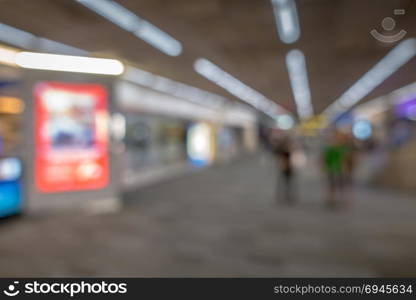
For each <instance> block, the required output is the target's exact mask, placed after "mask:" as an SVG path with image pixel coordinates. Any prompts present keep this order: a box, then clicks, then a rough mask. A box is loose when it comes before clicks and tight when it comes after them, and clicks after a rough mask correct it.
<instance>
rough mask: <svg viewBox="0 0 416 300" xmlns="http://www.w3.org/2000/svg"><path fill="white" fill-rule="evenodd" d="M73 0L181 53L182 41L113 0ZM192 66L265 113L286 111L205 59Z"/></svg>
mask: <svg viewBox="0 0 416 300" xmlns="http://www.w3.org/2000/svg"><path fill="white" fill-rule="evenodd" d="M76 1H77V2H79V3H80V4H82V5H84V6H86V7H88V8H89V9H91V10H93V11H94V12H96V13H97V14H99V15H101V16H102V17H104V18H106V19H107V20H109V21H111V22H113V23H114V24H116V25H118V26H119V27H121V28H122V29H124V30H126V31H129V32H131V33H133V34H134V35H136V36H137V37H138V38H140V39H142V40H144V41H145V42H147V43H149V44H150V45H152V46H153V47H155V48H156V49H158V50H160V51H161V52H163V53H165V54H167V55H171V56H177V55H179V54H181V52H182V50H183V47H182V44H181V43H180V42H179V41H177V40H176V39H174V38H173V37H172V36H170V35H169V34H168V33H166V32H164V31H162V30H161V29H159V28H157V27H156V26H154V25H152V24H151V23H149V22H148V21H146V20H144V19H142V18H141V17H139V16H137V15H136V14H134V13H133V12H131V11H130V10H128V9H126V8H125V7H123V6H121V5H120V4H119V3H117V2H115V1H112V0H76ZM194 69H195V71H196V72H197V73H199V74H200V75H202V76H203V77H205V78H206V79H208V80H210V81H212V82H214V83H216V84H217V85H219V86H221V87H222V88H224V89H225V90H227V91H228V92H229V93H230V94H232V95H234V96H236V97H237V98H239V99H241V100H242V101H244V102H246V103H248V104H249V105H251V106H253V107H254V108H256V109H258V110H260V111H262V112H264V113H265V114H267V115H269V116H276V115H278V114H281V113H284V112H286V110H285V109H284V108H282V107H280V106H279V105H277V104H276V103H275V102H274V101H272V100H270V99H267V98H266V97H265V96H264V95H262V94H260V93H259V92H258V91H255V90H254V89H252V88H251V87H249V86H247V85H246V84H244V83H243V82H241V81H240V80H238V79H237V78H235V77H233V76H232V75H231V74H229V73H227V72H226V71H224V70H222V69H221V68H220V67H218V66H217V65H215V64H214V63H212V62H211V61H209V60H207V59H205V58H198V59H197V60H196V61H195V63H194Z"/></svg>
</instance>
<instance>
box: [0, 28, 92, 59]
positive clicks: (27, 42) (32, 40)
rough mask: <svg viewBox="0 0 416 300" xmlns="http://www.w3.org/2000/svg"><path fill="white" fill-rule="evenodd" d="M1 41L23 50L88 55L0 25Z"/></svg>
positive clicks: (80, 50)
mask: <svg viewBox="0 0 416 300" xmlns="http://www.w3.org/2000/svg"><path fill="white" fill-rule="evenodd" d="M0 41H3V42H5V43H7V44H10V45H13V46H16V47H19V48H22V49H33V50H37V51H42V52H53V53H59V54H68V55H88V54H89V53H88V52H87V51H85V50H82V49H79V48H76V47H72V46H68V45H66V44H63V43H59V42H56V41H53V40H50V39H46V38H41V37H37V36H35V35H33V34H31V33H29V32H26V31H23V30H21V29H17V28H14V27H12V26H9V25H6V24H2V23H0Z"/></svg>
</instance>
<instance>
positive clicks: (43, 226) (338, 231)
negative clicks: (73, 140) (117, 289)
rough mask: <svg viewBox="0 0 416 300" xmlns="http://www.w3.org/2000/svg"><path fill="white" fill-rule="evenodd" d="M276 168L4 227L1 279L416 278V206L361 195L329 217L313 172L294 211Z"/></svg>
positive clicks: (243, 165)
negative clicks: (90, 212)
mask: <svg viewBox="0 0 416 300" xmlns="http://www.w3.org/2000/svg"><path fill="white" fill-rule="evenodd" d="M273 167H274V163H273V161H272V160H271V158H270V157H268V156H266V155H261V156H260V155H257V156H253V157H250V158H245V159H241V160H239V161H236V162H233V163H231V164H229V165H225V166H216V167H213V168H210V169H207V170H204V171H201V172H196V173H191V174H188V175H185V176H182V177H180V178H176V179H173V180H170V181H166V182H164V183H161V184H158V185H154V186H150V187H146V188H141V189H140V190H138V191H135V192H131V193H129V194H127V195H126V196H125V202H126V206H125V208H124V210H123V211H121V212H119V213H116V214H111V215H100V216H85V215H81V214H77V215H74V216H48V217H42V216H37V217H24V218H21V219H18V220H13V221H9V222H2V224H0V236H1V243H0V275H1V276H152V277H154V276H221V277H223V276H227V277H228V276H244V277H247V276H284V277H286V276H343V277H344V276H415V275H416V238H415V236H416V199H413V198H411V197H405V196H398V195H395V194H392V193H390V192H386V191H377V190H375V189H371V188H363V187H360V188H357V190H356V192H355V199H354V200H353V201H350V203H349V204H348V206H347V207H344V208H343V209H338V210H335V211H332V210H328V209H327V208H326V207H325V206H324V205H323V186H322V182H321V175H320V174H319V172H316V169H313V168H312V167H311V166H309V167H308V168H306V169H304V170H302V172H300V174H298V182H297V185H296V190H297V198H298V199H297V200H298V201H297V203H296V204H295V205H289V204H285V203H283V201H278V199H276V196H275V194H274V192H275V185H274V184H275V182H276V179H275V178H276V177H275V174H274V169H273Z"/></svg>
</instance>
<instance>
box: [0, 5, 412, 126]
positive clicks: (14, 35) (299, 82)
mask: <svg viewBox="0 0 416 300" xmlns="http://www.w3.org/2000/svg"><path fill="white" fill-rule="evenodd" d="M75 1H77V2H79V3H81V4H83V5H84V6H86V7H88V8H89V9H91V10H93V11H95V12H96V13H98V14H100V15H101V16H103V17H104V18H106V19H108V20H109V21H111V22H113V23H114V24H116V25H118V26H120V27H121V28H123V29H124V30H127V31H129V32H132V33H133V34H134V35H135V36H137V37H138V38H140V39H142V40H144V41H146V42H147V43H149V44H150V45H152V46H154V47H155V48H157V49H159V50H160V51H162V52H163V53H165V54H167V55H171V56H177V55H179V54H180V53H181V52H182V44H181V43H180V42H179V41H177V40H176V39H174V38H173V37H172V36H170V35H169V34H167V33H166V32H164V31H162V30H161V29H159V28H157V27H156V26H154V25H153V24H151V23H149V22H148V21H146V20H144V19H142V18H140V17H138V16H137V15H135V14H134V13H132V12H131V11H129V10H128V9H126V8H124V7H123V6H121V5H120V4H118V3H117V2H115V1H112V0H75ZM271 1H272V5H273V11H274V15H275V20H276V25H277V30H278V34H279V37H280V39H281V40H282V42H284V43H287V44H290V43H294V42H296V41H297V40H298V39H299V37H300V26H299V21H298V16H297V10H296V4H295V1H294V0H271ZM0 39H1V40H4V41H6V42H8V43H11V44H14V45H17V46H20V47H22V48H32V49H33V48H37V49H40V50H49V51H50V50H56V51H57V52H59V53H70V54H74V53H75V54H77V55H85V54H87V53H88V52H86V51H84V50H81V49H78V48H75V47H71V46H68V45H65V44H62V43H58V42H55V41H52V40H48V39H45V38H41V37H36V36H34V35H32V34H30V33H27V32H24V31H21V30H19V29H16V28H13V27H10V26H8V25H5V24H0ZM10 39H12V40H10ZM33 45H35V46H33ZM2 51H3V52H4V53H2V54H3V55H2V56H3V58H6V60H7V57H11V56H12V57H13V59H14V54H13V53H10V51H9V52H8V50H7V49H6V50H4V49H3V50H2ZM45 55H46V54H45ZM415 55H416V39H407V40H405V41H403V42H401V43H400V44H399V45H398V46H396V48H394V49H393V50H391V51H390V52H389V53H388V54H387V55H386V56H385V57H384V58H383V59H382V60H381V61H380V62H379V63H378V64H376V65H375V66H374V67H373V68H372V69H370V71H368V72H367V73H366V74H365V75H364V76H363V77H362V78H361V79H359V80H358V81H357V82H356V83H355V84H354V85H353V86H352V87H351V88H350V89H348V90H347V91H346V92H345V93H344V94H343V95H341V97H340V98H338V99H337V100H336V101H335V102H334V103H333V104H332V105H331V106H329V107H328V108H327V109H326V110H325V112H324V114H326V115H329V116H331V115H334V114H336V113H339V112H340V111H344V110H347V109H349V108H350V107H351V106H353V105H354V104H356V103H357V102H358V101H360V100H361V99H362V98H364V97H365V96H366V95H367V94H369V93H370V92H371V91H372V90H373V89H374V88H375V87H377V86H378V85H379V84H381V83H382V82H383V81H384V80H385V79H386V78H388V77H389V76H390V75H391V74H393V73H394V72H395V71H396V70H397V69H399V68H400V67H401V66H402V65H404V64H405V63H407V62H408V61H409V60H410V59H411V58H413V57H414V56H415ZM61 59H62V56H61V55H55V56H48V57H45V56H42V55H41V54H35V53H22V54H20V55H19V56H16V59H14V60H13V63H15V64H17V65H20V66H23V67H33V68H48V69H50V68H52V69H53V68H63V69H65V70H69V71H76V70H75V69H76V68H75V67H74V66H80V65H82V63H86V62H87V60H85V61H82V63H81V61H80V59H81V60H82V58H79V59H77V58H64V59H63V60H61ZM73 59H75V60H76V61H74V60H73ZM106 61H108V63H109V64H108V67H109V69H107V73H108V74H116V73H121V72H122V71H123V67H122V65H121V64H117V62H116V61H111V60H106ZM54 62H55V63H59V64H60V65H59V66H58V67H57V66H56V64H54ZM75 62H79V63H75ZM103 62H104V60H102V61H100V59H96V61H94V60H88V63H89V65H88V66H89V67H90V70H92V71H91V73H94V72H104V73H105V72H106V71H105V70H104V71H103V69H102V67H100V66H99V64H100V63H101V64H102V63H103ZM48 63H49V66H46V65H47V64H48ZM104 65H106V64H104ZM286 65H287V69H288V73H289V78H290V82H291V87H292V91H293V95H294V99H295V103H296V107H297V111H298V115H299V117H300V118H301V119H306V118H309V117H311V116H312V115H313V107H312V101H311V93H310V88H309V83H308V75H307V69H306V61H305V56H304V54H303V53H302V52H301V51H300V50H297V49H293V50H291V51H289V52H288V53H287V55H286ZM45 66H46V67H45ZM74 68H75V69H74ZM100 68H101V69H100ZM194 68H195V71H196V72H198V73H199V74H200V75H202V76H204V77H205V78H207V79H209V80H210V81H212V82H214V83H216V84H217V85H219V86H221V87H222V88H224V89H225V90H227V91H228V92H229V93H231V94H233V95H234V96H236V97H237V98H239V99H241V100H242V101H244V102H246V103H248V104H250V105H251V106H253V107H255V108H256V109H258V110H260V111H262V112H264V113H266V114H267V115H269V116H272V117H273V116H279V115H281V114H287V111H285V110H284V109H283V108H282V107H281V106H279V105H277V104H276V103H275V102H274V101H272V100H270V99H267V98H266V97H265V96H264V95H262V94H261V93H259V92H258V91H255V90H254V89H252V88H250V87H249V86H247V85H246V84H244V83H243V82H241V81H240V80H238V79H237V78H235V77H233V76H232V75H231V74H229V73H227V72H226V71H224V70H222V69H221V68H220V67H218V66H217V65H215V64H214V63H212V62H210V61H209V60H207V59H204V58H198V59H197V60H196V61H195V64H194ZM108 70H110V71H108ZM285 119H286V120H287V118H285Z"/></svg>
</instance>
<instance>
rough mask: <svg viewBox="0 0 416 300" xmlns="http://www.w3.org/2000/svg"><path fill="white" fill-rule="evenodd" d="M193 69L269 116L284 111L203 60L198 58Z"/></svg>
mask: <svg viewBox="0 0 416 300" xmlns="http://www.w3.org/2000/svg"><path fill="white" fill-rule="evenodd" d="M194 69H195V71H196V72H197V73H199V74H200V75H202V76H203V77H205V78H206V79H208V80H210V81H212V82H214V83H215V84H217V85H219V86H220V87H222V88H223V89H225V90H226V91H228V92H229V93H230V94H232V95H234V96H235V97H237V98H239V99H241V100H243V101H244V102H246V103H248V104H250V105H251V106H253V107H254V108H256V109H258V110H260V111H262V112H264V113H266V114H268V115H270V116H273V117H274V116H275V115H278V114H279V111H285V109H283V108H282V107H280V106H278V105H277V104H276V103H275V102H274V101H272V100H269V99H267V98H266V97H265V96H264V95H262V94H260V93H259V92H257V91H255V90H254V89H252V88H251V87H249V86H247V85H245V84H244V83H243V82H241V81H240V80H238V79H237V78H235V77H233V76H232V75H230V74H228V73H227V72H225V71H224V70H222V69H221V68H220V67H218V66H217V65H215V64H214V63H212V62H210V61H209V60H207V59H205V58H198V59H197V60H196V61H195V63H194Z"/></svg>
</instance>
